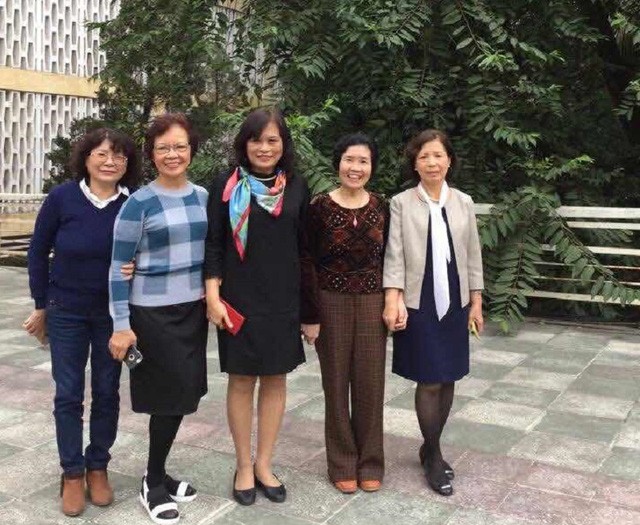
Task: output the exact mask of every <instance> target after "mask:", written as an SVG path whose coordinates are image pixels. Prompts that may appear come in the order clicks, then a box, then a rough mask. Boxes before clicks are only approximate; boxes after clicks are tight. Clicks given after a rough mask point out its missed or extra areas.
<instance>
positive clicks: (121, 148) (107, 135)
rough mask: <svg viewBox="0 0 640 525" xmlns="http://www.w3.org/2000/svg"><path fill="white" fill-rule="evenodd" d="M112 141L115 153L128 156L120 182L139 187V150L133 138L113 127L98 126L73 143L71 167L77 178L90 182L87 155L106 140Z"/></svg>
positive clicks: (131, 186) (127, 185)
mask: <svg viewBox="0 0 640 525" xmlns="http://www.w3.org/2000/svg"><path fill="white" fill-rule="evenodd" d="M105 140H106V141H107V142H109V143H110V145H111V146H110V147H111V150H112V151H113V152H114V153H118V154H122V155H124V156H125V157H127V169H126V171H125V172H124V175H123V176H122V179H120V181H119V184H121V185H123V186H126V187H127V188H130V189H135V188H137V187H138V185H139V182H140V169H139V160H138V151H137V149H136V145H135V143H134V142H133V140H132V139H131V138H130V137H129V136H128V135H126V134H124V133H122V132H121V131H117V130H115V129H111V128H98V129H94V130H91V131H87V132H86V133H85V134H84V135H82V136H81V137H80V138H79V139H77V140H76V141H75V142H74V144H73V149H72V152H71V158H70V159H69V168H70V169H71V171H72V172H73V173H74V174H75V176H76V180H78V181H80V180H82V179H84V180H85V182H86V183H87V184H88V183H89V172H88V171H87V157H88V156H89V154H90V153H91V152H92V151H93V150H94V149H95V148H97V147H98V146H99V145H100V144H102V143H103V142H104V141H105Z"/></svg>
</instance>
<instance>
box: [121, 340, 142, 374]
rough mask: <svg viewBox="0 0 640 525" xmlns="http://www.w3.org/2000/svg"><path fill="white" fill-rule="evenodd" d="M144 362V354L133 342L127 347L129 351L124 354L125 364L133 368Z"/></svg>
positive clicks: (130, 368)
mask: <svg viewBox="0 0 640 525" xmlns="http://www.w3.org/2000/svg"><path fill="white" fill-rule="evenodd" d="M141 362H142V354H141V353H140V350H138V347H137V346H136V345H135V344H133V345H131V346H130V347H129V348H128V349H127V353H126V354H125V355H124V364H125V365H127V366H128V367H129V370H133V369H134V368H135V367H136V366H138V365H139V364H140V363H141Z"/></svg>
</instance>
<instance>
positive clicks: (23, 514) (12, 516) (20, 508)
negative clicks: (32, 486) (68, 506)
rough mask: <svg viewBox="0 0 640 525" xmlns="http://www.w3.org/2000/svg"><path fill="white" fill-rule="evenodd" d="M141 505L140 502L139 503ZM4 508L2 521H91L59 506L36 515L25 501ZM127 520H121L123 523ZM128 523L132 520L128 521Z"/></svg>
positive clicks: (65, 524) (50, 524) (77, 524)
mask: <svg viewBox="0 0 640 525" xmlns="http://www.w3.org/2000/svg"><path fill="white" fill-rule="evenodd" d="M138 505H139V503H138ZM1 510H2V523H6V524H11V525H17V524H25V525H26V524H29V525H30V524H33V525H70V523H72V524H73V525H85V524H88V523H91V522H90V521H89V520H85V519H84V517H83V516H76V517H75V518H73V521H71V519H70V518H68V517H66V516H65V515H64V514H62V512H61V511H60V507H59V503H58V506H55V507H52V508H50V509H49V508H48V509H45V510H42V509H40V510H39V512H38V513H37V515H35V516H34V512H33V506H32V505H29V504H28V503H26V502H24V501H12V502H10V503H8V504H5V505H3V506H2V507H1ZM148 520H149V517H148V516H147V525H149V522H148ZM123 523H125V522H122V521H121V522H120V525H122V524H123ZM126 523H127V525H129V524H130V523H131V524H132V522H130V521H128V522H126ZM132 525H133V524H132Z"/></svg>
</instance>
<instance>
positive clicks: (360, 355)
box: [303, 134, 389, 493]
mask: <svg viewBox="0 0 640 525" xmlns="http://www.w3.org/2000/svg"><path fill="white" fill-rule="evenodd" d="M376 161H377V150H376V147H375V144H374V143H373V142H372V141H371V139H369V138H368V137H367V136H366V135H362V134H354V135H348V136H346V137H343V138H342V139H340V140H339V141H338V143H337V144H336V146H335V148H334V155H333V164H334V167H335V168H336V170H337V171H338V176H339V179H340V187H338V188H337V189H335V190H333V191H332V192H330V193H328V194H323V195H318V196H317V197H315V198H314V200H313V201H312V202H311V205H310V208H309V215H308V225H307V234H308V237H309V245H310V249H311V253H312V255H313V257H314V261H315V275H312V276H310V277H309V278H306V279H305V281H306V284H305V288H307V290H305V293H304V295H305V296H306V297H304V296H303V304H304V303H305V302H307V303H308V302H314V303H316V306H317V308H307V309H306V311H308V312H313V311H317V312H319V314H318V316H317V318H314V319H309V318H308V319H303V323H307V324H303V333H304V336H305V339H306V340H307V342H309V343H313V342H315V343H316V350H317V352H318V357H319V360H320V367H321V370H322V385H323V389H324V394H325V439H326V447H327V463H328V471H329V478H330V480H331V481H332V483H333V484H334V485H335V486H336V488H337V489H338V490H340V491H341V492H344V493H352V492H355V491H356V490H357V488H358V486H359V487H360V488H361V489H362V490H365V491H376V490H378V489H379V488H380V485H381V482H382V477H383V474H384V453H383V448H382V407H383V397H384V372H385V346H386V335H387V331H386V328H385V326H384V323H383V321H382V311H383V309H384V295H383V291H382V262H383V255H384V245H385V238H386V232H387V229H388V217H389V211H388V206H387V203H386V202H385V201H384V200H383V199H382V197H380V196H378V195H375V194H373V193H370V192H368V191H367V190H366V189H365V185H366V184H367V182H368V181H369V179H370V178H371V176H372V175H373V173H374V172H375V168H376ZM303 310H305V309H304V308H303ZM316 338H317V341H316ZM349 400H351V403H349Z"/></svg>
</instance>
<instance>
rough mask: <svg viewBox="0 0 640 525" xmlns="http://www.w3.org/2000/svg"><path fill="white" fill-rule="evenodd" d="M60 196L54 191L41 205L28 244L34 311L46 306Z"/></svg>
mask: <svg viewBox="0 0 640 525" xmlns="http://www.w3.org/2000/svg"><path fill="white" fill-rule="evenodd" d="M59 199H60V195H59V191H56V189H54V190H53V191H52V192H51V193H50V194H49V195H48V196H47V198H46V199H45V200H44V202H43V203H42V207H41V208H40V211H39V212H38V217H37V218H36V223H35V226H34V230H33V235H32V237H31V242H30V244H29V252H28V254H27V261H28V267H29V288H30V289H31V297H33V300H34V302H35V307H36V310H42V309H44V307H45V306H46V304H45V302H46V298H47V289H48V286H49V255H50V254H51V249H52V248H53V244H54V242H55V238H56V234H57V233H58V228H59V227H60V202H59Z"/></svg>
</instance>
